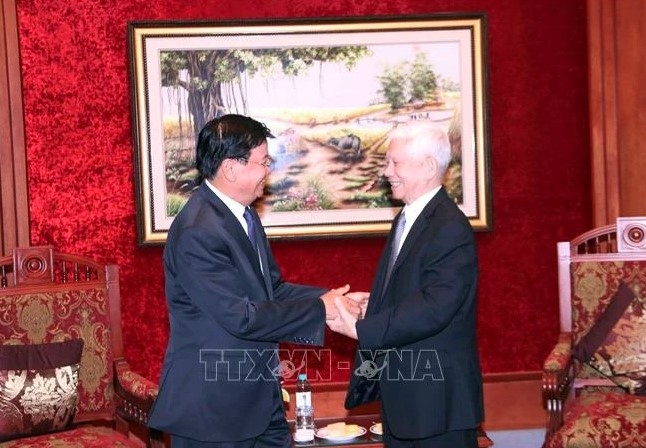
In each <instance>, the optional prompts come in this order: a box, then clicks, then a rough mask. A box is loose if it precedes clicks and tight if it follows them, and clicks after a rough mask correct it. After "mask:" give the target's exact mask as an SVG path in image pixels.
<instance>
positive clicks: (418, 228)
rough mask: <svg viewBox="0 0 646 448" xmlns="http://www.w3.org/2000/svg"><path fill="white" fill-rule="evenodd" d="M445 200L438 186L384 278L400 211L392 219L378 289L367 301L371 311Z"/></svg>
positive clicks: (379, 301)
mask: <svg viewBox="0 0 646 448" xmlns="http://www.w3.org/2000/svg"><path fill="white" fill-rule="evenodd" d="M445 200H450V199H449V197H448V195H447V194H446V190H444V187H442V188H440V190H439V191H438V192H437V193H436V194H435V196H433V199H431V200H430V201H429V203H428V204H426V207H424V209H423V210H422V213H420V215H419V216H418V217H417V219H416V220H415V222H414V223H413V226H412V227H411V229H410V231H409V232H408V235H407V236H406V239H405V240H404V244H403V245H402V247H401V250H400V251H399V255H398V256H397V260H395V264H394V266H393V269H392V272H391V273H390V277H389V278H386V272H387V269H386V267H387V265H388V259H389V256H390V247H391V245H392V240H393V237H394V228H395V226H394V224H395V223H396V220H397V219H399V216H400V215H401V211H400V213H399V214H398V215H397V216H396V217H395V219H393V226H392V228H391V232H390V234H389V235H388V240H387V241H386V246H385V248H384V252H383V254H382V256H381V260H380V262H379V270H378V273H377V279H378V282H377V285H378V289H376V290H374V291H373V293H372V294H371V297H370V302H368V307H369V308H372V311H373V312H374V311H379V305H380V304H381V303H382V298H383V296H384V294H385V293H386V291H387V289H388V281H389V279H390V278H392V277H393V276H394V275H396V272H397V269H398V268H399V266H400V265H401V264H402V263H404V262H405V260H406V259H407V258H408V256H409V253H410V251H411V250H412V249H413V248H414V247H415V246H416V245H417V244H419V243H417V240H419V238H420V236H421V235H422V234H423V233H424V231H425V230H426V228H427V227H428V226H429V225H430V218H431V216H432V215H433V213H434V212H435V209H436V208H437V207H438V205H439V204H441V203H442V202H443V201H445ZM373 299H377V300H374V302H375V303H374V307H370V304H371V302H372V301H373Z"/></svg>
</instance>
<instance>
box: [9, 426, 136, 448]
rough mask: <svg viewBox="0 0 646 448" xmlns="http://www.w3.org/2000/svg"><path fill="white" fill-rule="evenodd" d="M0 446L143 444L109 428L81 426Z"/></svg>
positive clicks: (42, 447)
mask: <svg viewBox="0 0 646 448" xmlns="http://www.w3.org/2000/svg"><path fill="white" fill-rule="evenodd" d="M0 446H2V448H60V447H65V448H108V447H109V448H129V447H137V448H141V447H142V446H143V444H142V442H141V441H137V440H131V439H129V438H128V437H126V436H125V435H123V434H121V433H120V432H117V431H115V430H113V429H111V428H103V427H99V426H82V427H77V428H72V429H69V430H67V431H63V432H57V433H53V434H45V435H42V436H34V437H28V438H26V439H25V438H21V439H17V440H11V441H9V442H5V443H2V444H0Z"/></svg>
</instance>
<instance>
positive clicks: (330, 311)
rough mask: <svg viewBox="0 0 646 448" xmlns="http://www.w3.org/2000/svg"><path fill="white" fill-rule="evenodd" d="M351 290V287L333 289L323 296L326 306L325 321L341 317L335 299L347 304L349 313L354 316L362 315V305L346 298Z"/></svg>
mask: <svg viewBox="0 0 646 448" xmlns="http://www.w3.org/2000/svg"><path fill="white" fill-rule="evenodd" d="M349 290H350V285H345V286H342V287H340V288H336V289H331V290H329V291H328V292H326V293H325V294H323V295H322V296H321V299H323V303H324V304H325V319H326V320H330V319H336V318H337V317H338V315H339V311H338V309H337V307H336V305H335V299H339V300H341V301H342V303H344V304H345V307H346V309H347V310H348V312H350V313H352V314H354V315H355V316H357V317H358V316H360V315H361V314H362V311H361V305H360V303H358V302H357V301H355V300H353V299H351V298H349V297H346V296H344V294H345V293H347V292H348V291H349Z"/></svg>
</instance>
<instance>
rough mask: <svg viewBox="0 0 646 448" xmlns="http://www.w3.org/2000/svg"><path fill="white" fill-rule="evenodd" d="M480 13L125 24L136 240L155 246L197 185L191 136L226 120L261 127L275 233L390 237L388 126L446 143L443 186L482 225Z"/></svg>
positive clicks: (265, 209) (488, 222) (261, 205)
mask: <svg viewBox="0 0 646 448" xmlns="http://www.w3.org/2000/svg"><path fill="white" fill-rule="evenodd" d="M485 25H486V24H485V16H484V15H482V14H460V15H456V14H452V15H432V16H423V17H373V18H343V19H298V20H289V19H285V20H271V21H261V20H258V21H248V20H245V21H240V22H176V21H172V22H159V21H155V22H131V23H129V25H128V38H129V52H130V73H131V85H132V110H133V130H134V146H135V172H136V184H137V195H138V197H137V216H138V227H139V229H138V235H139V243H140V244H144V245H146V244H163V243H164V242H165V240H166V235H167V231H168V228H169V227H170V223H171V222H172V219H173V217H174V216H175V214H176V213H177V211H178V210H179V209H181V206H182V205H183V202H185V200H186V198H187V197H188V195H189V194H190V192H191V191H192V189H193V188H195V186H196V185H195V184H194V183H193V182H192V181H193V180H194V179H195V172H194V168H193V166H192V160H193V159H192V158H193V157H194V146H195V136H196V135H197V132H199V129H201V126H203V124H204V123H205V122H206V121H208V120H209V119H211V118H213V117H214V116H218V115H220V114H223V113H241V114H244V115H250V116H252V117H253V118H256V119H258V120H259V121H262V122H264V123H265V124H267V126H268V127H269V128H270V129H271V130H272V132H273V134H274V135H275V136H276V138H275V139H271V141H270V145H269V149H270V154H271V155H272V157H273V159H274V164H275V165H274V167H273V168H274V169H273V170H272V173H271V174H270V176H269V180H268V182H267V189H266V193H267V194H266V195H265V197H263V198H262V199H261V200H259V201H258V202H257V203H256V206H257V208H258V211H259V213H260V216H261V219H262V222H263V226H264V227H265V230H266V232H267V235H268V236H269V237H270V238H292V237H323V236H347V235H376V234H383V233H386V232H387V231H388V230H389V228H390V224H391V221H392V218H393V216H394V215H395V214H396V213H397V211H398V209H399V207H400V206H401V204H397V203H396V202H394V201H393V200H392V199H391V198H390V196H389V189H388V185H387V183H386V182H384V178H383V176H382V170H383V159H384V152H385V148H386V142H387V139H388V134H389V132H390V130H392V129H393V128H394V126H396V125H397V124H398V123H400V122H402V121H408V120H431V121H433V122H435V123H436V124H437V125H438V126H440V127H443V128H444V129H445V130H446V131H447V132H448V133H449V136H450V138H451V144H452V150H453V152H454V160H453V161H452V164H451V167H450V169H449V174H448V175H447V180H446V182H445V187H446V188H447V190H448V192H449V194H450V195H451V196H452V197H453V198H454V199H455V200H456V203H457V204H458V205H459V206H460V208H461V209H462V210H463V211H464V213H465V215H466V216H467V217H468V218H469V220H470V222H471V224H472V226H473V228H474V229H475V230H477V231H487V230H491V227H492V211H491V182H490V176H489V149H488V146H489V145H488V129H487V128H488V124H487V88H486V76H485V75H486V74H485V69H486V51H485Z"/></svg>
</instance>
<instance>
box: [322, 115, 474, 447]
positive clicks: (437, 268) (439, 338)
mask: <svg viewBox="0 0 646 448" xmlns="http://www.w3.org/2000/svg"><path fill="white" fill-rule="evenodd" d="M450 160H451V150H450V144H449V140H448V137H447V135H446V133H445V132H443V131H441V130H440V129H438V128H436V127H434V126H432V125H431V124H429V123H423V122H414V123H410V124H404V125H400V126H399V127H398V128H397V129H395V130H394V131H393V135H392V136H391V141H390V144H389V147H388V153H387V156H386V168H385V173H384V174H385V175H386V177H387V178H388V181H389V182H390V185H391V189H392V194H393V197H394V198H396V199H401V200H403V202H404V204H405V206H404V208H403V210H402V211H401V212H400V213H399V214H398V215H397V216H396V217H395V219H394V221H393V226H392V231H391V233H390V235H389V237H388V240H387V243H386V247H385V250H384V252H383V255H382V257H381V260H380V261H379V266H378V271H377V275H376V276H375V279H374V281H373V284H372V290H371V293H370V294H369V296H370V297H369V302H368V305H367V309H366V313H365V318H364V319H362V320H357V318H356V317H354V316H353V315H352V314H351V313H348V312H346V310H345V309H344V306H343V304H342V303H340V302H339V303H338V306H339V317H338V318H337V319H335V320H332V321H329V322H328V325H329V326H330V328H332V329H333V330H334V331H337V332H339V333H342V334H345V335H347V336H349V337H352V338H354V339H358V349H359V350H358V351H357V354H356V357H355V364H354V370H353V372H352V377H351V380H350V385H349V387H348V393H347V396H346V407H348V408H352V407H354V406H357V405H359V404H362V403H365V402H368V401H373V400H379V399H380V400H381V414H382V423H383V431H384V442H385V445H386V446H387V447H389V448H400V447H402V448H403V447H407V448H437V447H442V448H460V447H465V448H466V447H469V448H475V447H477V446H478V442H477V427H478V425H479V423H480V422H481V421H482V420H483V399H482V376H481V372H480V362H479V358H478V352H477V346H476V289H477V278H478V266H477V255H476V245H475V240H474V235H473V231H472V228H471V226H470V224H469V221H468V219H467V218H466V217H465V216H464V214H463V213H462V211H461V210H460V209H459V208H458V207H457V206H456V204H455V203H454V201H453V200H452V199H451V198H449V196H448V195H447V193H446V191H445V190H444V188H443V187H442V180H443V177H444V175H445V173H446V170H447V167H448V165H449V162H450ZM398 229H399V230H398ZM360 294H361V293H350V295H355V298H358V296H359V295H360ZM366 295H368V293H363V296H366Z"/></svg>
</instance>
